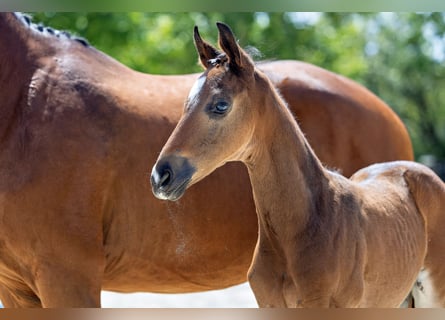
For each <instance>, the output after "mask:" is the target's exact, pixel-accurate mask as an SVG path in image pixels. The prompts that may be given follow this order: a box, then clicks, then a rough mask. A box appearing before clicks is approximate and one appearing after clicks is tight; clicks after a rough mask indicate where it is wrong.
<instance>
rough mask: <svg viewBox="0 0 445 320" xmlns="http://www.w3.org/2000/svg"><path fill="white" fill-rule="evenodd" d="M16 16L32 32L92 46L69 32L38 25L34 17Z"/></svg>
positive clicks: (16, 13)
mask: <svg viewBox="0 0 445 320" xmlns="http://www.w3.org/2000/svg"><path fill="white" fill-rule="evenodd" d="M14 15H15V17H16V18H17V20H19V21H20V22H22V23H23V24H24V25H25V26H26V27H28V28H30V29H31V30H34V31H36V32H39V33H41V34H44V35H47V36H53V37H55V38H58V39H68V40H74V41H77V42H79V43H80V44H82V45H83V46H84V47H89V46H90V44H89V43H88V41H87V40H86V39H84V38H82V37H78V36H75V35H72V34H71V33H69V32H68V31H60V30H57V29H54V28H51V27H47V26H44V25H43V24H42V23H38V24H37V23H34V22H32V17H31V16H30V15H27V14H24V13H19V12H15V13H14Z"/></svg>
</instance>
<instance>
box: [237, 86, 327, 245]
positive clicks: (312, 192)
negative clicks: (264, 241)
mask: <svg viewBox="0 0 445 320" xmlns="http://www.w3.org/2000/svg"><path fill="white" fill-rule="evenodd" d="M265 81H266V82H267V83H268V85H267V86H266V90H262V92H265V95H264V99H261V101H265V105H264V109H263V113H262V116H260V120H259V123H258V125H257V126H256V129H255V130H256V132H255V134H254V136H255V138H254V139H256V140H255V142H254V143H253V145H254V147H253V150H252V157H251V158H250V159H249V160H248V161H246V165H247V167H248V171H249V176H250V180H251V183H252V189H253V194H254V199H255V204H256V207H257V212H258V216H259V223H260V232H262V230H263V232H266V233H270V232H275V233H277V234H278V237H281V236H283V237H286V236H290V234H286V230H285V229H286V228H287V227H290V228H291V229H290V230H291V232H292V234H294V235H295V234H296V233H299V232H303V231H304V229H305V228H306V227H307V225H308V223H309V221H310V220H313V219H312V218H313V215H317V208H316V203H317V199H319V198H320V195H321V194H323V192H324V191H325V190H326V189H327V188H328V177H327V174H326V171H325V170H324V168H323V166H322V164H321V162H320V161H319V160H318V158H317V157H316V156H315V153H314V152H313V150H312V148H311V147H310V146H309V144H308V142H307V140H306V139H305V138H304V135H303V133H302V132H301V130H300V128H299V127H298V125H297V123H296V121H295V120H294V118H293V116H292V114H291V113H290V111H289V110H288V108H287V107H286V105H285V103H284V101H283V100H282V99H281V98H280V97H279V95H278V94H277V93H276V91H275V90H274V89H273V87H272V85H271V84H270V82H269V81H267V80H265ZM267 91H268V92H267ZM276 228H280V230H279V231H278V230H276ZM274 229H275V230H274ZM269 235H270V234H269ZM270 236H273V235H270ZM275 236H276V235H275Z"/></svg>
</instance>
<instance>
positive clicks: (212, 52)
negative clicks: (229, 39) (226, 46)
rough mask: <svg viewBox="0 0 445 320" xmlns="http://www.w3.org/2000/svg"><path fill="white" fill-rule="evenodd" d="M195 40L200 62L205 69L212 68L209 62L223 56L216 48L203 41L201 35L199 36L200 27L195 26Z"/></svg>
mask: <svg viewBox="0 0 445 320" xmlns="http://www.w3.org/2000/svg"><path fill="white" fill-rule="evenodd" d="M193 38H194V40H195V47H196V50H197V51H198V54H199V60H200V61H201V64H202V66H203V67H204V68H208V67H210V66H211V63H210V61H209V60H211V59H215V58H216V57H217V56H218V55H220V54H221V52H219V51H218V50H217V49H216V48H215V47H213V46H212V45H211V44H209V43H207V42H206V41H204V40H202V38H201V35H200V34H199V31H198V27H197V26H195V28H194V33H193Z"/></svg>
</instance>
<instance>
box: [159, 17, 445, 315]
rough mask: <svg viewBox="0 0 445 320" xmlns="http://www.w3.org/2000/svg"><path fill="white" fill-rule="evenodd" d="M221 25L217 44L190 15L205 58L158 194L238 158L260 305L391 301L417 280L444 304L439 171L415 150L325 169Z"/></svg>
mask: <svg viewBox="0 0 445 320" xmlns="http://www.w3.org/2000/svg"><path fill="white" fill-rule="evenodd" d="M217 26H218V30H219V41H218V43H219V46H220V48H221V49H222V51H221V52H220V51H219V50H217V49H216V48H214V47H212V46H211V45H210V44H209V43H207V42H205V41H204V40H202V38H201V36H200V35H199V32H198V29H197V27H195V33H194V39H195V45H196V48H197V51H198V54H199V57H200V60H201V63H202V64H203V66H204V67H205V69H206V70H205V72H204V73H203V74H202V75H201V76H200V77H199V78H198V80H197V81H196V82H195V84H194V86H193V87H192V89H191V91H190V94H189V96H188V98H187V100H186V103H185V111H184V114H183V116H182V117H181V119H180V120H179V123H178V125H177V127H176V128H175V130H174V131H173V133H172V134H171V136H170V138H169V139H168V141H167V142H166V144H165V146H164V147H163V149H162V151H161V153H160V155H159V158H158V160H157V162H156V164H155V165H154V167H153V170H152V175H151V183H152V189H153V193H154V194H155V196H156V197H158V198H160V199H167V200H177V199H179V198H181V197H182V196H183V194H184V192H185V190H186V189H187V188H189V187H190V186H192V185H193V184H195V183H196V182H198V181H200V180H201V179H203V178H205V177H206V176H208V175H209V174H211V173H212V172H213V171H214V170H215V169H216V168H218V167H220V166H222V165H224V164H225V163H226V162H230V161H240V162H242V163H244V164H245V166H246V167H247V170H248V174H249V177H250V181H251V185H252V192H253V198H254V201H255V205H256V211H257V215H258V225H259V234H258V241H257V245H256V249H255V253H254V255H253V259H252V264H251V266H250V269H249V272H248V279H249V283H250V286H251V288H252V290H253V293H254V295H255V297H256V299H257V302H258V304H259V306H260V307H398V306H400V305H401V304H402V302H403V301H404V299H405V298H406V297H407V296H408V295H409V294H410V292H411V291H412V290H413V296H414V298H415V304H416V305H417V306H445V272H444V270H445V269H444V267H443V266H444V258H445V250H444V249H445V235H444V233H443V230H444V227H445V184H444V183H443V182H442V180H441V179H440V178H439V177H438V176H437V175H436V174H435V173H434V172H433V171H432V170H431V169H429V168H428V167H426V166H423V165H421V164H417V163H415V162H410V161H394V162H385V163H380V164H374V165H371V166H369V167H366V168H364V169H361V170H359V171H358V172H356V173H355V174H354V175H353V176H352V177H351V178H350V179H347V178H346V177H344V176H342V175H340V174H338V173H336V172H333V171H329V170H327V169H325V168H324V167H323V165H322V163H321V161H320V160H319V159H318V157H317V156H316V155H315V152H314V151H313V150H312V148H311V147H310V145H309V143H308V141H307V139H306V138H305V137H304V134H303V132H302V131H301V130H300V128H299V126H298V124H297V122H296V121H295V119H294V117H293V115H292V113H291V112H290V111H289V109H288V108H287V106H286V103H285V102H284V100H283V99H282V98H281V97H280V95H279V94H278V93H277V90H276V89H275V88H274V85H273V83H272V82H271V81H270V79H269V78H268V77H267V76H266V75H265V74H264V73H263V72H262V71H261V70H259V69H258V68H257V67H256V66H255V64H254V63H253V62H252V60H251V59H250V57H249V56H248V55H247V54H246V53H245V52H244V51H243V49H242V48H240V47H239V45H238V43H237V42H236V39H235V37H234V35H233V33H232V31H231V29H230V28H229V27H228V26H227V25H225V24H223V23H217ZM326 103H329V101H326ZM322 125H323V123H320V128H321V127H322ZM339 130H340V129H339ZM223 187H224V186H220V187H217V188H216V189H214V190H212V192H213V193H214V195H213V197H211V198H210V197H209V199H208V201H209V202H212V201H213V200H214V199H215V198H217V197H218V196H219V191H220V190H221V189H222V188H223ZM202 219H203V220H205V219H207V217H206V213H202ZM228 223H229V221H228ZM415 283H416V284H415Z"/></svg>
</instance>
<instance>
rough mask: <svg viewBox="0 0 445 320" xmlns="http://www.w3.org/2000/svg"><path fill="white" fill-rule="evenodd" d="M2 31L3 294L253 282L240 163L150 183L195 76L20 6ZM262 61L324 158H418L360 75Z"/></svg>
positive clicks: (351, 161)
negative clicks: (169, 197)
mask: <svg viewBox="0 0 445 320" xmlns="http://www.w3.org/2000/svg"><path fill="white" fill-rule="evenodd" d="M0 34H1V35H2V36H1V40H0V101H1V102H0V103H1V105H0V284H1V286H0V299H1V300H2V302H3V304H4V305H5V306H7V307H8V306H18V307H34V306H44V307H75V306H79V307H80V306H83V307H88V306H100V291H101V289H103V290H112V291H118V292H134V291H149V292H165V293H173V292H193V291H204V290H209V289H218V288H224V287H228V286H231V285H235V284H238V283H241V282H244V281H246V272H247V269H248V266H249V264H250V260H251V256H252V252H253V250H254V245H255V240H256V237H257V232H258V228H257V219H256V216H255V209H254V205H253V200H252V197H251V189H250V184H249V181H248V177H247V173H246V171H245V169H244V168H243V167H242V166H240V165H229V166H226V167H224V168H223V169H222V170H219V171H218V172H215V174H214V175H212V177H211V178H209V179H207V180H206V181H203V183H201V184H199V185H197V186H196V187H195V188H192V189H191V190H190V192H189V194H188V195H187V196H186V197H184V198H183V199H181V201H179V202H178V203H175V204H169V203H165V202H161V201H157V200H156V199H155V198H154V196H153V195H152V193H151V191H150V183H149V180H148V179H149V172H150V169H151V168H150V167H151V164H153V163H154V162H155V160H156V157H157V155H158V151H159V150H160V148H161V146H162V145H163V144H164V142H165V141H166V139H167V138H168V135H169V134H170V133H171V131H172V130H173V128H174V126H175V125H176V123H177V120H178V119H179V117H180V115H181V113H182V109H183V97H184V96H185V95H186V94H187V92H188V91H189V90H190V87H191V86H192V84H193V82H194V81H195V80H196V78H197V75H177V76H159V75H150V74H142V73H138V72H135V71H133V70H130V69H129V68H127V67H125V66H123V65H122V64H120V63H118V62H117V61H115V60H113V59H112V58H110V57H108V56H107V55H105V54H103V53H101V52H99V51H98V50H95V49H94V48H93V47H91V46H89V45H88V44H87V43H86V42H85V41H83V40H80V39H76V38H72V37H70V36H69V35H68V34H66V33H61V32H58V31H57V30H53V29H50V28H46V27H43V26H36V25H34V24H32V23H31V22H30V21H29V19H27V18H25V17H23V16H21V15H16V14H12V13H0ZM261 68H262V69H263V70H265V71H266V72H267V74H268V75H269V76H270V77H271V79H272V81H273V82H274V83H275V84H276V85H277V87H278V88H279V89H280V90H281V93H282V95H283V97H285V98H286V99H287V101H288V102H289V103H290V105H291V106H292V110H293V111H294V112H295V114H296V115H297V117H298V119H299V120H300V122H301V124H302V126H303V128H304V130H305V131H306V134H307V136H308V138H309V139H311V142H312V144H313V145H314V146H315V148H316V151H317V152H318V153H319V155H320V157H321V159H322V160H323V161H324V162H325V163H326V164H328V165H329V166H331V167H336V168H339V169H340V170H342V171H343V172H344V173H345V174H346V175H349V174H351V173H352V172H353V171H354V170H356V169H357V168H360V167H363V166H365V165H368V164H369V163H373V162H381V161H386V160H393V159H411V158H412V148H411V143H410V140H409V137H408V135H407V132H406V130H405V128H404V126H403V125H402V123H401V122H400V120H399V119H398V118H397V116H396V115H395V114H394V113H393V112H392V111H391V110H390V109H389V108H388V107H387V106H386V105H385V104H384V103H383V102H382V101H381V100H379V99H378V98H377V97H375V96H374V95H373V94H372V93H370V92H369V91H367V90H366V89H365V88H363V87H361V86H359V85H358V84H356V83H354V82H352V81H350V80H348V79H345V78H343V77H341V76H338V75H335V74H333V73H330V72H328V71H325V70H323V69H320V68H317V67H315V66H311V65H308V64H304V63H300V62H295V61H286V62H279V61H278V62H272V63H269V64H264V65H262V66H261ZM229 186H230V188H229ZM203 215H205V217H206V218H205V219H202V216H203Z"/></svg>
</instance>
